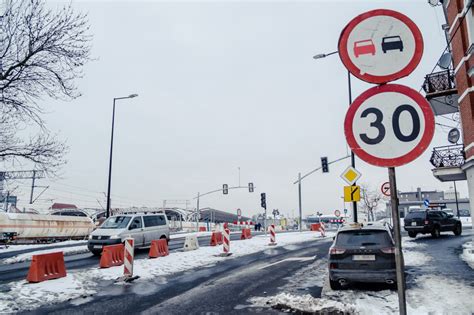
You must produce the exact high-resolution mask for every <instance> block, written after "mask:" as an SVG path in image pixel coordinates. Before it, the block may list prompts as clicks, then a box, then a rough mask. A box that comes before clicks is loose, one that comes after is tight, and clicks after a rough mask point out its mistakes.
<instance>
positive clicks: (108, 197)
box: [106, 94, 138, 218]
mask: <svg viewBox="0 0 474 315" xmlns="http://www.w3.org/2000/svg"><path fill="white" fill-rule="evenodd" d="M137 96H138V94H130V95H129V96H123V97H115V98H114V106H113V109H112V133H111V136H110V156H109V181H108V185H107V213H106V216H107V218H108V217H110V185H111V182H112V151H113V147H114V123H115V101H117V100H124V99H127V98H134V97H137Z"/></svg>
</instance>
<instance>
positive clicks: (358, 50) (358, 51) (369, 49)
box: [354, 39, 375, 58]
mask: <svg viewBox="0 0 474 315" xmlns="http://www.w3.org/2000/svg"><path fill="white" fill-rule="evenodd" d="M368 54H371V55H372V56H373V55H375V45H374V42H373V41H372V40H371V39H365V40H359V41H357V42H354V55H355V56H356V58H359V56H360V55H368Z"/></svg>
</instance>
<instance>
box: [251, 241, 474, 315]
mask: <svg viewBox="0 0 474 315" xmlns="http://www.w3.org/2000/svg"><path fill="white" fill-rule="evenodd" d="M424 246H426V245H424V244H418V243H415V242H413V240H412V239H409V238H404V239H403V248H404V258H405V265H406V266H407V267H417V268H420V267H421V266H424V265H426V264H427V263H428V265H429V262H430V261H431V260H432V259H433V258H432V257H430V256H429V255H427V254H426V253H424V252H423V248H424ZM465 246H467V244H465ZM470 257H471V258H473V257H474V256H470ZM469 259H470V258H469ZM287 280H288V283H287V284H285V285H284V286H283V287H282V288H279V291H280V292H281V293H279V294H277V295H275V296H271V297H254V298H251V299H250V300H249V301H248V302H249V303H250V304H251V305H252V306H254V307H272V308H276V309H280V310H283V311H286V312H294V311H302V312H312V313H317V312H321V313H337V312H344V313H348V314H364V315H365V314H374V315H378V314H397V313H398V296H397V292H396V291H391V290H382V291H362V290H349V289H348V290H341V291H333V290H331V289H330V288H329V283H328V270H327V264H326V263H322V262H321V261H320V260H317V261H315V262H314V263H312V264H311V265H309V266H307V267H306V268H304V270H301V273H298V274H296V275H295V276H294V278H292V279H287ZM311 286H319V287H322V291H321V298H314V297H313V296H312V295H310V294H307V293H306V292H308V288H309V287H311ZM302 292H303V294H302ZM473 296H474V287H473V286H472V285H471V284H470V283H469V282H467V281H466V282H463V281H457V280H456V281H455V280H452V279H449V278H445V277H442V276H437V275H433V274H429V273H425V275H423V276H419V277H417V278H415V285H413V286H412V287H411V288H409V289H408V290H407V292H406V299H407V312H408V314H466V315H467V314H472V313H473V312H474V300H473V298H472V297H473Z"/></svg>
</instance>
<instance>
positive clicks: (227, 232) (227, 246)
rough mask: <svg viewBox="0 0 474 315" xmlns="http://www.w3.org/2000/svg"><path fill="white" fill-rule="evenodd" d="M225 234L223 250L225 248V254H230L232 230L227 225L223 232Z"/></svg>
mask: <svg viewBox="0 0 474 315" xmlns="http://www.w3.org/2000/svg"><path fill="white" fill-rule="evenodd" d="M222 234H223V238H224V241H223V244H224V246H223V250H224V253H223V256H228V255H229V254H230V253H229V252H230V230H229V229H228V228H227V225H226V226H225V228H224V232H223V233H222Z"/></svg>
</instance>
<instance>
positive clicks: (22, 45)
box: [0, 0, 91, 168]
mask: <svg viewBox="0 0 474 315" xmlns="http://www.w3.org/2000/svg"><path fill="white" fill-rule="evenodd" d="M5 7H6V8H5V11H4V12H2V13H0V14H3V15H2V19H1V34H0V37H1V46H0V115H1V117H2V119H1V121H0V123H1V125H0V133H1V135H0V158H2V159H3V160H4V161H11V160H13V159H26V160H29V161H32V162H35V163H38V164H39V166H42V167H43V168H51V167H56V166H58V165H60V164H61V163H62V162H63V159H62V158H63V156H64V149H65V145H64V144H62V143H60V142H59V141H58V139H57V138H56V137H54V136H51V135H50V134H49V133H48V131H47V129H46V127H45V125H44V122H43V120H42V118H41V114H43V110H42V108H41V106H40V105H39V104H38V101H39V100H40V99H41V97H42V96H48V97H50V98H53V99H62V100H70V99H74V98H76V97H78V96H79V95H80V93H79V92H78V91H77V87H76V86H75V84H74V80H75V79H76V78H79V77H82V68H83V66H84V64H85V63H86V62H87V61H89V60H90V40H91V36H90V35H89V34H88V32H89V26H88V21H87V16H86V15H85V14H81V13H74V11H73V9H72V7H71V5H69V6H65V7H63V8H62V9H60V10H59V11H53V10H50V9H47V8H46V6H45V3H44V2H43V1H40V0H19V1H18V0H7V1H6V5H5ZM31 123H33V124H35V125H36V126H38V127H39V129H40V132H39V134H37V135H35V136H34V137H30V138H29V139H24V138H22V137H21V136H20V133H21V130H20V128H21V127H18V126H23V127H24V126H28V125H29V124H31Z"/></svg>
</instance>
